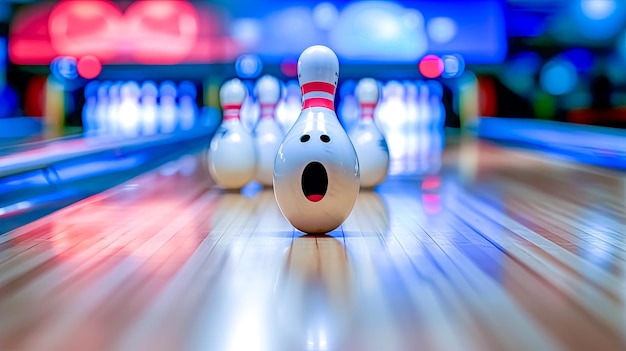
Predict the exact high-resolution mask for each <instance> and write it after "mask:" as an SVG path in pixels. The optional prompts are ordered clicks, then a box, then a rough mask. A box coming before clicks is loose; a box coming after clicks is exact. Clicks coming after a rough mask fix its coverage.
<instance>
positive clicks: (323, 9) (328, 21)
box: [313, 2, 339, 30]
mask: <svg viewBox="0 0 626 351" xmlns="http://www.w3.org/2000/svg"><path fill="white" fill-rule="evenodd" d="M338 17H339V11H338V10H337V7H335V5H334V4H333V3H330V2H321V3H319V4H317V5H316V6H315V7H314V8H313V21H314V22H315V25H317V26H318V27H319V28H320V29H324V30H328V29H332V28H333V26H334V25H335V24H336V23H337V18H338Z"/></svg>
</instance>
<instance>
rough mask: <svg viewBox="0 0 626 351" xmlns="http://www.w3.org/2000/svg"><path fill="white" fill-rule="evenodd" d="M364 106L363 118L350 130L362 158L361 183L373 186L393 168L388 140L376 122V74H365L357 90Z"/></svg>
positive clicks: (351, 138) (361, 105)
mask: <svg viewBox="0 0 626 351" xmlns="http://www.w3.org/2000/svg"><path fill="white" fill-rule="evenodd" d="M355 95H356V99H357V101H358V102H359V106H360V107H361V119H360V120H359V122H358V123H357V125H356V126H355V127H354V128H353V129H352V130H351V131H350V140H352V144H353V145H354V149H355V150H356V155H357V157H358V158H359V168H360V171H361V186H362V187H364V188H371V187H374V186H376V185H378V184H379V183H380V182H382V181H383V180H384V179H385V177H386V176H387V169H388V168H389V150H388V148H387V141H386V140H385V137H384V136H383V134H382V133H381V132H380V130H379V129H378V127H377V126H376V123H374V109H376V104H378V99H379V89H378V83H376V81H375V80H374V79H372V78H363V79H361V80H360V81H359V84H358V85H357V87H356V90H355Z"/></svg>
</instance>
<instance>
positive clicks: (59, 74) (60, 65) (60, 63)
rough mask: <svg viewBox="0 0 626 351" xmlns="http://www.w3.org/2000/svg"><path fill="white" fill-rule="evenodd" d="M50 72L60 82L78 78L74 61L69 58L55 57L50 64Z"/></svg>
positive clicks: (72, 58)
mask: <svg viewBox="0 0 626 351" xmlns="http://www.w3.org/2000/svg"><path fill="white" fill-rule="evenodd" d="M50 72H51V73H52V75H53V76H55V77H56V78H58V79H60V80H65V79H76V78H77V77H78V72H77V69H76V59H75V58H74V57H69V56H61V57H57V58H55V59H54V60H52V62H51V63H50Z"/></svg>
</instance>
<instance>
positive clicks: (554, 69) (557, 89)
mask: <svg viewBox="0 0 626 351" xmlns="http://www.w3.org/2000/svg"><path fill="white" fill-rule="evenodd" d="M539 81H540V83H541V86H542V87H543V89H544V90H545V91H546V92H548V93H550V94H552V95H563V94H566V93H568V92H570V91H571V90H572V89H573V88H574V86H575V85H576V82H577V81H578V74H577V73H576V67H574V65H573V64H572V63H571V62H569V61H567V60H565V59H562V58H555V59H552V60H550V61H548V62H547V63H546V64H545V65H544V66H543V68H542V69H541V75H540V78H539Z"/></svg>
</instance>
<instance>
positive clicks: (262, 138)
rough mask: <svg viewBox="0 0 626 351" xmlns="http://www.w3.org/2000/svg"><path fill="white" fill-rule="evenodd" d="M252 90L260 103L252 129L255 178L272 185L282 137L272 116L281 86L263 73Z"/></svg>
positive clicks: (281, 132) (282, 134)
mask: <svg viewBox="0 0 626 351" xmlns="http://www.w3.org/2000/svg"><path fill="white" fill-rule="evenodd" d="M254 91H255V94H256V96H257V98H258V100H259V103H260V104H261V118H260V120H259V123H258V124H257V126H256V129H255V130H254V142H255V145H256V151H257V169H256V180H258V181H259V183H261V184H263V185H264V186H272V178H273V176H274V160H275V159H276V153H277V152H278V147H279V146H280V143H281V142H282V140H283V137H284V133H283V131H282V129H281V128H280V126H279V125H278V122H276V119H275V118H274V112H275V110H276V104H277V103H278V100H280V96H281V86H280V83H279V82H278V79H276V78H274V77H272V76H270V75H265V76H263V77H261V78H260V79H259V80H258V82H257V83H256V86H255V88H254Z"/></svg>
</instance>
